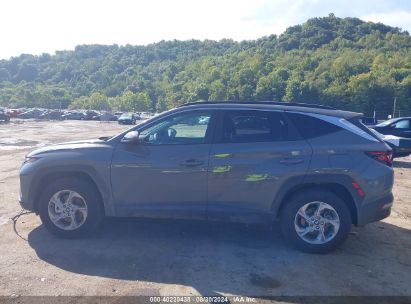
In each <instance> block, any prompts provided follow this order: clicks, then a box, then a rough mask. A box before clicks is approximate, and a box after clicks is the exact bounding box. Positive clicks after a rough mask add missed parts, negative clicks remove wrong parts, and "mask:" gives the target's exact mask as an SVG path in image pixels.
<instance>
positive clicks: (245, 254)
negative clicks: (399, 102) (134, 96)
mask: <svg viewBox="0 0 411 304" xmlns="http://www.w3.org/2000/svg"><path fill="white" fill-rule="evenodd" d="M126 128H127V126H119V125H118V124H116V123H100V122H82V121H77V122H75V121H64V122H35V121H31V122H28V121H25V122H20V123H17V122H12V123H10V124H2V125H0V134H1V136H0V296H1V295H3V296H13V297H14V296H16V295H180V296H181V295H216V294H221V295H251V296H256V297H263V296H269V295H275V296H279V295H292V296H297V295H408V296H411V158H403V159H400V161H396V162H395V175H396V181H395V204H394V207H393V212H392V215H391V216H390V217H389V218H388V219H386V220H384V221H382V222H377V223H373V224H370V225H368V226H366V227H364V228H353V230H352V233H351V235H350V236H349V238H348V240H347V242H346V243H345V244H344V245H343V246H342V247H341V248H340V249H338V250H337V251H336V252H333V253H331V254H328V255H309V254H303V253H300V252H296V251H294V250H291V249H289V248H287V247H286V246H285V244H284V242H283V241H282V239H281V237H280V234H279V232H278V229H277V228H276V227H273V228H272V229H269V228H267V227H254V226H243V225H229V224H215V223H213V224H210V223H197V222H185V221H181V222H172V221H164V220H163V221H154V220H153V221H150V220H138V219H115V220H114V219H111V220H106V221H105V223H104V225H103V227H102V229H101V231H100V232H99V233H97V234H96V235H94V236H92V237H90V238H88V239H81V240H61V239H57V238H55V237H53V236H52V235H50V234H49V233H48V232H47V231H46V230H45V228H44V227H43V226H42V225H41V223H40V220H39V218H38V217H37V216H36V215H34V214H27V215H23V216H21V217H19V218H18V220H17V221H16V226H15V228H16V229H15V230H14V229H13V222H12V220H11V219H10V218H12V217H13V216H14V215H16V214H17V213H18V212H19V211H20V207H19V204H18V201H17V199H18V194H19V180H18V171H19V168H20V165H21V162H22V160H23V158H24V155H25V154H26V153H27V152H28V151H30V150H31V149H33V148H35V147H38V146H42V145H45V144H50V143H56V142H62V141H68V140H75V139H88V138H96V137H99V136H103V135H112V134H116V133H118V132H119V131H121V130H124V129H126Z"/></svg>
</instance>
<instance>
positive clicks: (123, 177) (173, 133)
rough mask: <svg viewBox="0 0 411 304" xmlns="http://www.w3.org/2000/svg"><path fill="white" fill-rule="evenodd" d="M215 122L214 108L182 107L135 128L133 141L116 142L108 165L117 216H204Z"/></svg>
mask: <svg viewBox="0 0 411 304" xmlns="http://www.w3.org/2000/svg"><path fill="white" fill-rule="evenodd" d="M214 125H215V123H214V114H213V112H212V111H200V110H192V111H188V112H187V111H185V112H183V113H177V114H173V115H170V116H167V117H165V118H160V119H159V120H156V121H154V122H153V123H151V124H149V125H148V126H145V127H143V128H142V129H139V128H136V129H137V130H138V131H139V132H140V135H139V142H138V143H136V144H129V143H123V142H121V143H119V144H118V146H117V148H116V150H115V152H114V155H113V160H112V168H111V182H112V189H113V195H114V199H115V202H116V212H117V214H118V215H124V216H132V215H136V216H148V217H183V218H185V217H200V218H201V217H204V216H205V211H206V203H207V168H208V162H209V153H210V148H211V138H212V136H213V128H214Z"/></svg>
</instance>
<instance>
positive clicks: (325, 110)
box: [179, 101, 363, 119]
mask: <svg viewBox="0 0 411 304" xmlns="http://www.w3.org/2000/svg"><path fill="white" fill-rule="evenodd" d="M182 107H188V108H199V107H200V108H204V109H211V108H216V107H218V108H222V109H238V108H239V107H241V108H242V109H250V110H251V109H260V110H267V109H270V110H272V109H276V110H281V111H289V112H302V113H313V114H321V115H327V116H334V117H341V118H345V119H351V118H357V117H358V118H360V117H362V116H363V114H362V113H357V112H350V111H342V110H338V109H335V108H332V107H327V106H323V105H317V104H307V103H287V102H271V101H266V102H235V101H224V102H221V101H218V102H193V103H186V104H183V105H181V106H180V107H179V108H182Z"/></svg>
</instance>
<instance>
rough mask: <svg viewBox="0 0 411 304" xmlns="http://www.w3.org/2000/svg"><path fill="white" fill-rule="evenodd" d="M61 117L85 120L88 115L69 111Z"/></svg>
mask: <svg viewBox="0 0 411 304" xmlns="http://www.w3.org/2000/svg"><path fill="white" fill-rule="evenodd" d="M61 117H62V118H63V119H69V120H84V119H85V117H86V116H85V115H84V113H82V112H68V113H66V114H63V115H62V116H61Z"/></svg>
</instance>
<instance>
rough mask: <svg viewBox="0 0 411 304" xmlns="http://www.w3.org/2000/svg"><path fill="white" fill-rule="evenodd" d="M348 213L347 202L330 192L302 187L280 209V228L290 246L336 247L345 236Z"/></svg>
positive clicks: (322, 249)
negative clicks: (303, 188) (302, 189)
mask: <svg viewBox="0 0 411 304" xmlns="http://www.w3.org/2000/svg"><path fill="white" fill-rule="evenodd" d="M350 228H351V216H350V211H349V209H348V207H347V204H346V203H345V202H344V201H343V200H342V199H340V198H339V197H338V196H336V195H335V194H334V193H331V192H328V191H324V190H320V189H318V190H315V189H312V190H306V191H302V192H299V193H297V194H296V195H294V196H293V197H292V198H291V199H290V200H289V201H288V202H286V205H285V206H284V208H283V209H282V213H281V231H282V235H283V237H284V238H285V240H286V241H287V242H288V243H289V244H290V245H291V246H293V247H295V248H297V249H299V250H301V251H304V252H310V253H326V252H329V251H332V250H334V249H336V248H337V247H338V246H339V245H341V243H343V242H344V240H345V239H346V238H347V236H348V233H349V232H350Z"/></svg>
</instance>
